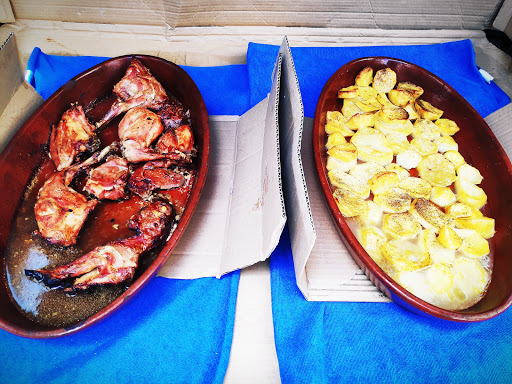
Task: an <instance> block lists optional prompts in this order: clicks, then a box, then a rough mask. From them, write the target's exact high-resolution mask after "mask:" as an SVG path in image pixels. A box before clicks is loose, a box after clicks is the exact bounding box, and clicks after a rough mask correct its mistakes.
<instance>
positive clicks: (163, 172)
mask: <svg viewBox="0 0 512 384" xmlns="http://www.w3.org/2000/svg"><path fill="white" fill-rule="evenodd" d="M171 164H172V162H171V161H169V160H155V161H149V162H147V163H145V164H144V165H143V166H141V167H138V168H137V169H136V170H135V171H134V172H133V173H132V175H131V176H130V179H129V180H128V189H129V190H130V191H132V192H134V193H136V194H137V195H139V196H140V197H142V198H143V199H144V200H148V199H149V198H150V197H151V194H152V192H153V191H154V190H156V189H163V190H168V189H173V188H179V187H181V186H182V185H183V184H185V181H186V178H185V176H183V175H182V174H181V173H177V172H174V171H173V170H171V169H169V168H168V167H169V166H170V165H171Z"/></svg>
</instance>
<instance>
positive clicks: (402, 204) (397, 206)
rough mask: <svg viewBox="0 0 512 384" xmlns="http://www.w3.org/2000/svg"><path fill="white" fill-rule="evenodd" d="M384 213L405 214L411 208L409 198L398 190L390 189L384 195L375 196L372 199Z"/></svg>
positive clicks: (404, 192)
mask: <svg viewBox="0 0 512 384" xmlns="http://www.w3.org/2000/svg"><path fill="white" fill-rule="evenodd" d="M373 201H375V202H376V203H377V204H378V205H379V206H380V207H381V208H382V210H383V211H384V212H387V213H401V212H407V211H409V209H410V208H411V201H412V199H411V196H410V195H409V194H408V193H407V192H406V191H404V190H403V189H400V188H390V189H388V190H386V191H385V192H384V193H380V194H377V195H375V196H374V197H373Z"/></svg>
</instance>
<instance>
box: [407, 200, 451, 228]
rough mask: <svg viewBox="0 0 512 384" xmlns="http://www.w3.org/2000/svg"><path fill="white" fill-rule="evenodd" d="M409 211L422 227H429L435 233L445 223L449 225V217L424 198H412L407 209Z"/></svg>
mask: <svg viewBox="0 0 512 384" xmlns="http://www.w3.org/2000/svg"><path fill="white" fill-rule="evenodd" d="M409 213H410V214H411V215H412V216H413V217H414V218H415V219H416V221H418V222H419V223H420V224H421V225H422V226H423V227H424V228H427V229H429V228H431V229H433V230H434V231H435V233H438V232H439V229H441V227H443V226H445V225H449V223H450V218H449V217H448V216H446V215H445V214H444V212H442V211H441V210H440V209H439V208H437V207H436V206H435V205H434V204H433V203H431V202H430V201H429V200H427V199H424V198H418V199H416V200H414V201H413V202H412V204H411V208H410V209H409Z"/></svg>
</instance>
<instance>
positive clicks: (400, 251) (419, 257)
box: [381, 240, 431, 271]
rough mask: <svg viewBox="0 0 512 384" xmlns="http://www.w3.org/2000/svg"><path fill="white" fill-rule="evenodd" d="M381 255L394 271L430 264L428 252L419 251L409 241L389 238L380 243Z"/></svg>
mask: <svg viewBox="0 0 512 384" xmlns="http://www.w3.org/2000/svg"><path fill="white" fill-rule="evenodd" d="M381 252H382V255H383V256H384V257H385V258H386V260H387V262H388V263H389V264H390V265H392V266H393V267H394V269H395V270H396V271H414V270H418V269H421V268H425V267H427V266H428V265H429V264H430V262H431V261H430V256H429V254H428V252H425V251H421V249H419V248H418V247H416V246H414V245H412V244H411V243H410V242H409V241H402V240H390V241H388V242H386V243H384V244H383V245H382V248H381Z"/></svg>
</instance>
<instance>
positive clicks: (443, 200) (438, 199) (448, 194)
mask: <svg viewBox="0 0 512 384" xmlns="http://www.w3.org/2000/svg"><path fill="white" fill-rule="evenodd" d="M430 201H432V202H433V203H434V204H436V205H438V206H440V207H446V206H448V205H451V204H454V203H455V202H457V197H456V196H455V193H453V191H452V190H451V188H449V187H432V191H431V192H430Z"/></svg>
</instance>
